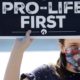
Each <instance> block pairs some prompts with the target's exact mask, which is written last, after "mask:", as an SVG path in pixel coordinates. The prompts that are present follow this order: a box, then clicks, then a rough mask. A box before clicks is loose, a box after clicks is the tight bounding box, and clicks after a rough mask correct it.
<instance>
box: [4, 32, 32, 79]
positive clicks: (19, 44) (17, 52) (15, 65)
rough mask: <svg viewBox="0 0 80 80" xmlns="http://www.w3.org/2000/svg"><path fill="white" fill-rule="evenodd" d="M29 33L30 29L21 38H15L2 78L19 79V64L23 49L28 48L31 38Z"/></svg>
mask: <svg viewBox="0 0 80 80" xmlns="http://www.w3.org/2000/svg"><path fill="white" fill-rule="evenodd" d="M30 33H31V31H28V32H27V33H26V36H25V37H24V38H23V39H16V41H15V45H14V47H13V50H12V53H11V56H10V59H9V62H8V66H7V69H6V72H5V75H4V80H19V75H20V66H21V61H22V57H23V53H24V51H25V49H26V48H28V46H29V45H30V44H31V42H32V39H30Z"/></svg>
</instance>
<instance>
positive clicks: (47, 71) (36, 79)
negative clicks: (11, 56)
mask: <svg viewBox="0 0 80 80" xmlns="http://www.w3.org/2000/svg"><path fill="white" fill-rule="evenodd" d="M25 78H27V79H28V80H53V79H54V80H60V79H59V78H58V76H57V74H56V68H55V66H52V65H47V64H44V65H42V66H40V67H38V68H37V69H35V70H34V71H33V72H31V73H29V74H28V73H27V74H22V75H21V80H23V79H25Z"/></svg>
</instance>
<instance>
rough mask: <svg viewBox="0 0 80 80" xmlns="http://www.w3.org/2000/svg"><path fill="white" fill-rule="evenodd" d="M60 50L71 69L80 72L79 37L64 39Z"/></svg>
mask: <svg viewBox="0 0 80 80" xmlns="http://www.w3.org/2000/svg"><path fill="white" fill-rule="evenodd" d="M61 51H62V53H64V54H65V56H66V61H67V64H69V65H70V67H72V70H74V71H75V72H79V73H80V39H65V40H64V45H62V47H61Z"/></svg>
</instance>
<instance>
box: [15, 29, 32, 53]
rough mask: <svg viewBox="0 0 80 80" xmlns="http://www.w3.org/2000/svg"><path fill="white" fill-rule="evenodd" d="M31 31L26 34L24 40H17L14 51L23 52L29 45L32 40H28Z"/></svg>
mask: <svg viewBox="0 0 80 80" xmlns="http://www.w3.org/2000/svg"><path fill="white" fill-rule="evenodd" d="M30 34H31V30H28V31H27V32H26V36H25V37H24V38H17V39H16V41H15V45H14V50H18V51H19V50H20V51H21V52H22V51H24V50H25V49H26V48H28V46H29V45H30V44H31V42H32V39H31V38H30Z"/></svg>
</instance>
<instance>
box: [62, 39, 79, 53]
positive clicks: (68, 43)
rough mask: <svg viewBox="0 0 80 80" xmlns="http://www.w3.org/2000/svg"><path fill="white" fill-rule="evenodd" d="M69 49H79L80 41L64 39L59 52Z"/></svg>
mask: <svg viewBox="0 0 80 80" xmlns="http://www.w3.org/2000/svg"><path fill="white" fill-rule="evenodd" d="M69 47H80V39H65V40H64V45H62V47H61V51H62V52H64V51H65V49H66V48H69Z"/></svg>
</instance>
